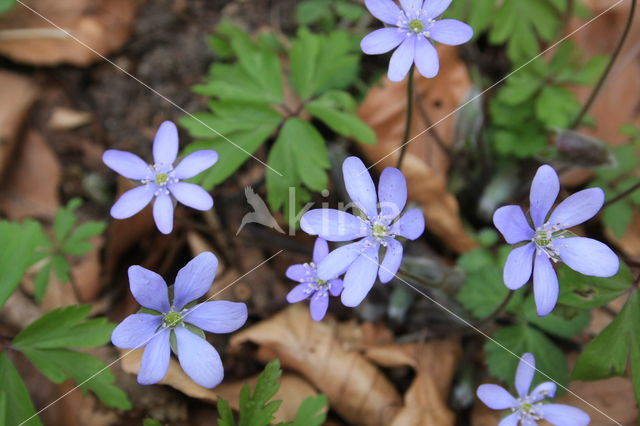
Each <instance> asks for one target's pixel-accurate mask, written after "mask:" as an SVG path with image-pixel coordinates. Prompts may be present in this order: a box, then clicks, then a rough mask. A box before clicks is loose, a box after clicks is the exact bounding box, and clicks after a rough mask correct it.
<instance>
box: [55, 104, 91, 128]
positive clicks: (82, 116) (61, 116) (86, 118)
mask: <svg viewBox="0 0 640 426" xmlns="http://www.w3.org/2000/svg"><path fill="white" fill-rule="evenodd" d="M91 119H92V115H91V113H90V112H86V111H76V110H73V109H69V108H55V109H54V110H53V111H52V112H51V117H50V118H49V123H48V126H49V128H51V129H53V130H71V129H75V128H78V127H82V126H84V125H86V124H89V123H90V122H91Z"/></svg>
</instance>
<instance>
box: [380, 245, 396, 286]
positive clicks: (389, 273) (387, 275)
mask: <svg viewBox="0 0 640 426" xmlns="http://www.w3.org/2000/svg"><path fill="white" fill-rule="evenodd" d="M400 263H402V244H400V243H399V242H398V241H396V240H395V239H394V238H387V251H386V252H385V254H384V259H382V263H381V264H380V270H379V271H378V276H379V277H380V282H381V283H383V284H385V283H388V282H389V281H391V279H392V278H393V277H395V275H396V272H398V268H400Z"/></svg>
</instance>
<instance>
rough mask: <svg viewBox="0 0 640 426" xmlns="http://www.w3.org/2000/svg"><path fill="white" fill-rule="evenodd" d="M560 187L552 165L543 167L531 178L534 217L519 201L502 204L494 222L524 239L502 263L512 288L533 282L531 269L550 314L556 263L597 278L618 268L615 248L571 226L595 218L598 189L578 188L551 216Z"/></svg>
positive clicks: (515, 240)
mask: <svg viewBox="0 0 640 426" xmlns="http://www.w3.org/2000/svg"><path fill="white" fill-rule="evenodd" d="M559 191H560V181H559V180H558V175H557V174H556V172H555V171H554V170H553V168H551V166H548V165H546V164H545V165H543V166H541V167H540V168H539V169H538V171H537V173H536V175H535V177H534V178H533V182H532V183H531V193H530V196H529V199H530V202H531V211H530V215H531V220H532V222H533V226H531V225H530V224H529V222H527V219H526V218H525V216H524V213H523V212H522V209H521V208H520V207H519V206H504V207H500V208H499V209H498V210H496V212H495V213H494V214H493V223H494V224H495V226H496V228H498V230H499V231H500V232H501V233H502V235H503V236H504V238H505V240H506V241H507V243H509V244H519V243H523V242H524V243H525V244H523V245H520V246H517V247H515V248H514V249H513V250H511V253H509V257H508V258H507V263H506V264H505V267H504V282H505V284H506V286H507V287H508V288H510V289H511V290H516V289H518V288H520V287H522V286H523V285H524V284H526V283H527V282H528V281H529V278H530V277H531V272H532V270H533V292H534V296H535V302H536V307H537V311H538V315H540V316H544V315H547V314H548V313H550V312H551V311H552V310H553V308H554V306H555V305H556V302H557V301H558V277H557V276H556V273H555V271H554V269H553V263H557V262H559V261H563V262H564V263H565V264H566V265H567V266H569V267H570V268H571V269H573V270H574V271H577V272H580V273H582V274H585V275H591V276H595V277H610V276H613V275H615V274H616V273H617V272H618V267H619V261H618V257H617V256H616V255H615V253H614V252H613V251H612V250H611V249H610V248H609V247H607V246H606V245H605V244H603V243H601V242H600V241H596V240H593V239H591V238H584V237H576V236H574V234H573V233H571V232H570V231H568V229H569V228H571V227H573V226H576V225H579V224H581V223H582V222H584V221H586V220H588V219H590V218H592V217H593V216H595V214H596V213H598V211H599V210H600V208H601V207H602V204H603V203H604V192H603V191H602V189H600V188H589V189H584V190H582V191H579V192H576V193H575V194H573V195H571V196H570V197H568V198H567V199H565V200H564V201H562V202H561V203H560V204H558V206H557V207H556V208H555V209H554V210H553V211H552V212H551V215H549V216H548V217H547V215H548V213H549V210H551V207H553V203H554V201H555V200H556V197H557V196H558V192H559Z"/></svg>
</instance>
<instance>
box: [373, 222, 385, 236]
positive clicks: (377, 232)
mask: <svg viewBox="0 0 640 426" xmlns="http://www.w3.org/2000/svg"><path fill="white" fill-rule="evenodd" d="M371 233H372V234H373V236H374V237H376V238H384V237H386V236H387V235H388V233H389V229H388V228H387V227H386V226H384V225H382V224H379V223H378V224H375V225H373V229H372V230H371Z"/></svg>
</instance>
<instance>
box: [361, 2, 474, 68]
mask: <svg viewBox="0 0 640 426" xmlns="http://www.w3.org/2000/svg"><path fill="white" fill-rule="evenodd" d="M451 1H452V0H425V1H424V2H423V1H422V0H400V6H401V8H400V7H398V6H397V5H396V4H395V3H394V2H393V1H392V0H365V2H364V3H365V5H366V6H367V9H369V11H370V12H371V14H372V15H373V16H375V17H376V18H378V19H379V20H381V21H382V22H384V23H385V24H388V25H391V26H390V27H385V28H381V29H379V30H375V31H373V32H372V33H369V34H368V35H367V36H366V37H365V38H363V39H362V41H361V42H360V47H361V48H362V51H363V52H364V53H366V54H368V55H379V54H381V53H387V52H389V51H390V50H392V49H395V48H396V47H398V46H400V47H398V48H397V49H396V51H395V52H393V55H391V61H390V62H389V73H388V75H389V80H391V81H400V80H402V79H403V78H404V77H405V76H406V75H407V72H408V71H409V69H410V68H411V64H413V63H414V62H415V64H416V67H418V71H420V74H422V75H423V76H425V77H427V78H432V77H435V76H436V75H437V74H438V71H439V68H440V64H439V60H438V53H437V52H436V48H435V47H434V46H433V44H432V41H437V42H439V43H442V44H448V45H450V46H457V45H459V44H463V43H466V42H468V41H469V40H471V37H473V29H472V28H471V27H470V26H469V25H467V24H465V23H464V22H460V21H457V20H455V19H441V20H436V18H438V17H439V16H440V15H442V14H443V13H444V11H445V10H447V8H448V7H449V5H450V4H451Z"/></svg>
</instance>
